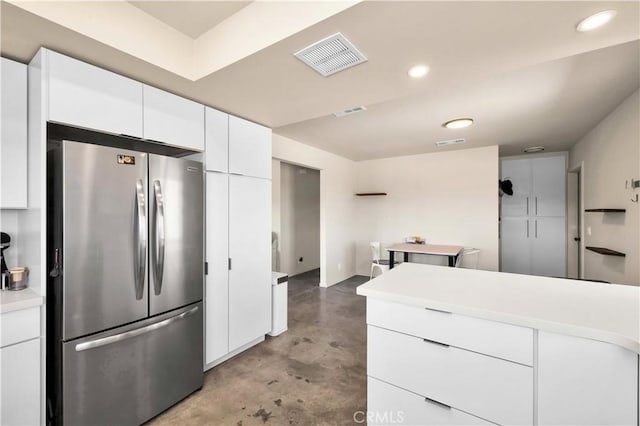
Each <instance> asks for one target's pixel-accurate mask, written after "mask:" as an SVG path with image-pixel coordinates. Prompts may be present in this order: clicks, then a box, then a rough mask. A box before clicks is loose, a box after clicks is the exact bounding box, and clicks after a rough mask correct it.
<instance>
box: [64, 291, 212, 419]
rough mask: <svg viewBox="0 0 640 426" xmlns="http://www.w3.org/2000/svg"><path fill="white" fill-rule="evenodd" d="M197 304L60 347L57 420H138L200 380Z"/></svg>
mask: <svg viewBox="0 0 640 426" xmlns="http://www.w3.org/2000/svg"><path fill="white" fill-rule="evenodd" d="M202 366H203V355H202V303H198V304H195V305H190V306H187V307H186V308H183V309H180V310H178V311H175V312H172V313H170V314H165V315H161V316H159V317H156V318H151V319H147V320H144V321H140V322H138V323H136V324H132V325H129V326H127V327H122V328H120V329H116V330H113V331H111V332H109V333H100V334H98V335H95V336H90V337H87V338H84V339H78V340H75V341H73V342H67V343H64V345H63V371H62V374H63V394H64V396H63V407H64V408H63V413H62V418H63V422H62V423H63V424H65V425H133V424H142V423H143V422H145V421H146V420H149V419H150V418H151V417H153V416H155V415H157V414H159V413H161V412H162V411H164V410H166V409H167V408H169V407H170V406H172V405H173V404H175V403H176V402H178V401H180V400H181V399H183V398H184V397H186V396H187V395H189V394H190V393H192V392H194V391H196V390H198V389H200V388H201V387H202V383H203V373H202Z"/></svg>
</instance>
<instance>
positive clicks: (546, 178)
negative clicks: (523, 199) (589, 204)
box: [531, 157, 567, 216]
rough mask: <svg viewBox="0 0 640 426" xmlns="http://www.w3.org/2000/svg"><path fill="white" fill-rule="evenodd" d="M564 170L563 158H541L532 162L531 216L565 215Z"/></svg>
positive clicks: (565, 174) (565, 173)
mask: <svg viewBox="0 0 640 426" xmlns="http://www.w3.org/2000/svg"><path fill="white" fill-rule="evenodd" d="M566 170H567V168H566V164H565V158H564V157H541V158H536V159H535V160H533V206H532V208H533V212H532V213H531V214H532V215H535V216H564V215H565V210H566V207H565V188H566V183H565V182H566V176H567V172H566Z"/></svg>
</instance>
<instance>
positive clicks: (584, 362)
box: [538, 332, 639, 425]
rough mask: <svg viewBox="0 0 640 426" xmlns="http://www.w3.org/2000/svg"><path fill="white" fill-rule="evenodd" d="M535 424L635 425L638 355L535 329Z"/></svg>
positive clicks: (606, 345) (615, 347)
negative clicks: (536, 350)
mask: <svg viewBox="0 0 640 426" xmlns="http://www.w3.org/2000/svg"><path fill="white" fill-rule="evenodd" d="M538 389H539V391H538V423H539V424H541V425H637V424H638V404H639V399H638V398H639V395H638V391H639V390H638V354H636V353H633V352H631V351H628V350H626V349H623V348H621V347H619V346H616V345H612V344H610V343H604V342H598V341H595V340H589V339H582V338H579V337H572V336H564V335H560V334H555V333H547V332H539V333H538Z"/></svg>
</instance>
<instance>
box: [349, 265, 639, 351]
mask: <svg viewBox="0 0 640 426" xmlns="http://www.w3.org/2000/svg"><path fill="white" fill-rule="evenodd" d="M357 293H358V294H359V295H362V296H367V297H373V298H376V299H384V300H389V301H394V302H399V303H404V304H407V305H412V306H420V307H425V308H431V309H438V310H443V311H448V312H453V313H457V314H461V315H467V316H470V317H475V318H482V319H487V320H491V321H498V322H503V323H508V324H515V325H520V326H524V327H530V328H535V329H539V330H545V331H551V332H555V333H561V334H567V335H571V336H577V337H584V338H588V339H593V340H599V341H603V342H608V343H613V344H615V345H618V346H622V347H624V348H626V349H629V350H631V351H633V352H636V353H638V354H640V287H635V286H627V285H618V284H603V283H594V282H588V281H575V280H567V279H559V278H547V277H537V276H531V275H519V274H508V273H503V272H491V271H480V270H473V269H462V268H447V267H442V266H432V265H423V264H417V263H403V264H401V265H399V266H397V267H395V268H394V269H392V270H390V271H388V272H385V273H384V274H382V275H380V276H378V277H376V278H374V279H373V280H371V281H369V282H367V283H365V284H363V285H361V286H360V287H358V289H357Z"/></svg>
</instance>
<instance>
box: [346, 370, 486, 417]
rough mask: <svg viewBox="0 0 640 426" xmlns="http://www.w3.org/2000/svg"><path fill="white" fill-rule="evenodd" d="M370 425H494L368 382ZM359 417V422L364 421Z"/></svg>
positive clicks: (426, 399) (398, 390)
mask: <svg viewBox="0 0 640 426" xmlns="http://www.w3.org/2000/svg"><path fill="white" fill-rule="evenodd" d="M367 404H368V408H367V413H366V414H363V415H362V417H365V416H366V420H367V424H369V425H383V424H405V425H490V424H491V423H490V422H487V421H485V420H482V419H480V418H478V417H475V416H472V415H469V414H467V413H464V412H462V411H460V410H456V409H455V408H452V407H449V406H447V405H444V404H441V403H439V402H436V401H433V400H430V399H429V398H426V397H424V396H422V395H419V394H416V393H413V392H409V391H407V390H404V389H402V388H399V387H397V386H394V385H390V384H389V383H385V382H383V381H381V380H378V379H374V378H372V377H370V378H369V381H368V382H367ZM357 416H358V415H356V417H355V420H360V419H358V417H357Z"/></svg>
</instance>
